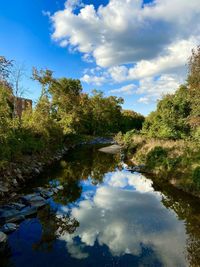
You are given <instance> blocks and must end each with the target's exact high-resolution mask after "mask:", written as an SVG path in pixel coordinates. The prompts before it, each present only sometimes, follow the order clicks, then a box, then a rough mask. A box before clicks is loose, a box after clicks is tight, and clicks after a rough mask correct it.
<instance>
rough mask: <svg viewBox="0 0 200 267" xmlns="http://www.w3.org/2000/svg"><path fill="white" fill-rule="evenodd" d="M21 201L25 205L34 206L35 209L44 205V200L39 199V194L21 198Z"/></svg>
mask: <svg viewBox="0 0 200 267" xmlns="http://www.w3.org/2000/svg"><path fill="white" fill-rule="evenodd" d="M21 199H22V202H23V203H24V204H25V205H29V206H34V207H37V208H39V207H43V206H44V205H46V200H45V199H44V198H43V197H41V196H40V195H39V193H36V194H30V195H26V196H23V197H21Z"/></svg>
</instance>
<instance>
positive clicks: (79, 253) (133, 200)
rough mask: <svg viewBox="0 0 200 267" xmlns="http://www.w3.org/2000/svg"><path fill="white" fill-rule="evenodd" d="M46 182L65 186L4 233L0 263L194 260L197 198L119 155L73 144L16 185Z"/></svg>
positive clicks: (198, 259) (197, 254) (199, 227)
mask: <svg viewBox="0 0 200 267" xmlns="http://www.w3.org/2000/svg"><path fill="white" fill-rule="evenodd" d="M49 183H51V184H53V183H54V184H62V185H63V186H64V190H63V191H60V192H59V193H58V194H57V195H56V196H55V197H54V198H52V199H51V200H50V201H49V205H48V206H46V207H45V208H42V209H41V210H39V212H38V214H37V217H33V218H29V219H27V220H25V221H23V222H22V223H21V224H20V226H19V228H18V230H17V231H15V232H14V233H12V234H10V235H9V249H8V251H7V252H6V254H5V255H4V256H3V257H2V258H1V259H0V266H3V267H22V266H23V267H26V266H27V267H57V266H58V267H72V266H73V267H79V266H80V267H111V266H112V267H113V266H118V267H119V266H123V267H133V266H139V267H144V266H148V267H151V266H152V267H157V266H158V267H159V266H167V267H184V266H191V267H193V266H194V267H198V266H200V201H199V200H198V199H196V198H193V197H191V196H188V195H187V194H185V193H182V192H180V191H178V190H176V189H174V188H173V187H171V186H166V185H165V186H162V185H158V184H153V182H152V180H151V179H148V178H146V177H145V176H143V175H142V174H139V173H136V172H131V171H128V170H127V169H126V167H124V166H123V165H122V164H121V161H120V155H119V154H116V155H112V154H106V153H103V152H100V151H98V147H97V146H94V145H92V146H82V147H78V148H76V149H74V150H71V151H69V153H68V154H67V155H66V156H65V157H64V158H63V159H62V160H61V161H60V162H59V163H57V164H55V166H52V168H50V169H49V170H47V171H46V172H45V173H44V174H43V175H42V176H41V177H38V178H37V179H34V180H32V181H31V182H30V183H29V184H28V186H27V187H26V190H25V189H23V190H22V191H23V193H29V192H32V191H33V188H35V187H37V186H45V185H46V184H49Z"/></svg>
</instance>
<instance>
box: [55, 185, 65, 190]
mask: <svg viewBox="0 0 200 267" xmlns="http://www.w3.org/2000/svg"><path fill="white" fill-rule="evenodd" d="M56 189H58V190H63V189H64V187H63V185H58V186H56Z"/></svg>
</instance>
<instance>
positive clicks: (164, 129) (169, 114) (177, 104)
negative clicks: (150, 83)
mask: <svg viewBox="0 0 200 267" xmlns="http://www.w3.org/2000/svg"><path fill="white" fill-rule="evenodd" d="M190 110H191V109H190V101H189V95H188V89H187V87H186V86H184V85H183V86H181V87H180V88H179V89H178V90H177V91H176V93H175V94H173V95H166V96H165V97H163V98H162V99H161V100H160V101H158V104H157V109H156V111H154V112H152V113H150V115H149V116H148V117H147V118H146V120H145V122H144V125H143V129H142V132H143V133H144V134H147V135H148V136H150V137H158V138H172V139H178V138H185V137H186V136H189V134H190V126H189V124H188V116H189V114H190Z"/></svg>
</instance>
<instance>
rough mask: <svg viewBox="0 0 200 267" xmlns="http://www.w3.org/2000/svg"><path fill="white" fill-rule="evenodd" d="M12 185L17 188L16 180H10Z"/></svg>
mask: <svg viewBox="0 0 200 267" xmlns="http://www.w3.org/2000/svg"><path fill="white" fill-rule="evenodd" d="M12 184H13V185H14V186H15V187H17V186H18V182H17V180H16V179H13V180H12Z"/></svg>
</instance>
